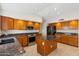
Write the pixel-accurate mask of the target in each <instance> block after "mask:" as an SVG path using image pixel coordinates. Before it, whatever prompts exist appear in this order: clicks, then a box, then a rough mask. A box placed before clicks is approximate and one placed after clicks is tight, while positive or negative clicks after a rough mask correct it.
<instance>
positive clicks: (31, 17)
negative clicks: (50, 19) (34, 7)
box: [1, 11, 42, 23]
mask: <svg viewBox="0 0 79 59" xmlns="http://www.w3.org/2000/svg"><path fill="white" fill-rule="evenodd" d="M1 15H3V16H9V17H12V18H16V19H22V20H27V21H35V22H40V23H41V22H42V19H41V17H38V16H35V15H24V14H18V13H10V12H6V11H2V13H1Z"/></svg>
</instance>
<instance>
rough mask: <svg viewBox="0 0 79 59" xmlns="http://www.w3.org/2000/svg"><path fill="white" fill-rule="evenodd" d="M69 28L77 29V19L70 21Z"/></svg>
mask: <svg viewBox="0 0 79 59" xmlns="http://www.w3.org/2000/svg"><path fill="white" fill-rule="evenodd" d="M69 28H70V29H78V21H77V20H73V21H70V22H69Z"/></svg>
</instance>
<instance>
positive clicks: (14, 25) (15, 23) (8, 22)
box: [0, 16, 40, 30]
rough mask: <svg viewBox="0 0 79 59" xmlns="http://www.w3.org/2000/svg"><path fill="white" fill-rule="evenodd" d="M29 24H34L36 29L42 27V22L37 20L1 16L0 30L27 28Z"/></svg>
mask: <svg viewBox="0 0 79 59" xmlns="http://www.w3.org/2000/svg"><path fill="white" fill-rule="evenodd" d="M28 26H33V27H34V30H39V29H40V23H37V22H32V21H25V20H19V19H13V18H10V17H5V16H0V30H27V27H28Z"/></svg>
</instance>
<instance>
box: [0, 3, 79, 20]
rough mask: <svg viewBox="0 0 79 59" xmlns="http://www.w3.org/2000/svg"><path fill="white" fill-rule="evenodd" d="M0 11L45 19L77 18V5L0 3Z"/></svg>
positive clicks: (78, 9) (78, 6)
mask: <svg viewBox="0 0 79 59" xmlns="http://www.w3.org/2000/svg"><path fill="white" fill-rule="evenodd" d="M0 10H1V11H2V12H3V11H5V12H9V13H12V14H18V15H20V14H21V16H22V15H29V16H30V15H34V16H39V17H44V18H45V19H50V20H51V19H57V18H79V17H78V16H79V13H78V12H79V4H78V3H69V4H68V3H1V4H0Z"/></svg>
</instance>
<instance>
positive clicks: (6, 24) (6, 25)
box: [2, 16, 13, 30]
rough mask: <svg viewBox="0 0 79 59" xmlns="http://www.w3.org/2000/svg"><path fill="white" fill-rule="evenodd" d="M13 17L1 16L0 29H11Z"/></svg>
mask: <svg viewBox="0 0 79 59" xmlns="http://www.w3.org/2000/svg"><path fill="white" fill-rule="evenodd" d="M12 29H13V19H12V18H10V17H5V16H2V30H12Z"/></svg>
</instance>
